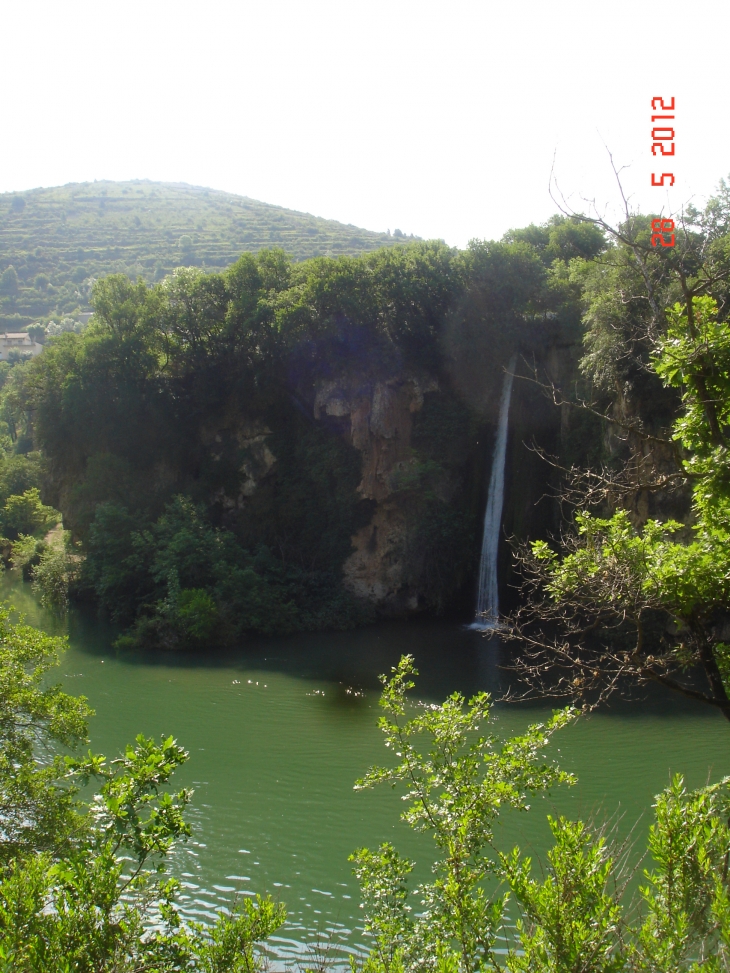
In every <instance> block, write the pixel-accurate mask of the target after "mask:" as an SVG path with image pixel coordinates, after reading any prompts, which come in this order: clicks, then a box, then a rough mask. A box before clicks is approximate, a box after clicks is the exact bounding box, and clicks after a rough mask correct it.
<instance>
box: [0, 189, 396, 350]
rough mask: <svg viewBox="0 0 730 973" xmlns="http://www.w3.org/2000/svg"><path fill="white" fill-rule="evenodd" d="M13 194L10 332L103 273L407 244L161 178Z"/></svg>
mask: <svg viewBox="0 0 730 973" xmlns="http://www.w3.org/2000/svg"><path fill="white" fill-rule="evenodd" d="M19 200H20V197H17V196H9V195H5V196H0V251H1V252H2V254H3V257H4V260H3V262H2V263H0V273H5V274H7V273H8V271H9V270H10V271H11V272H13V271H14V273H15V278H14V283H15V290H14V291H12V287H13V284H12V283H9V284H8V285H7V286H8V287H9V288H11V290H5V295H6V296H5V301H6V302H7V305H6V307H5V308H3V306H2V303H3V294H2V293H0V323H2V311H3V310H5V315H6V318H5V326H7V327H8V330H14V331H19V330H21V329H22V330H24V329H25V326H26V325H27V324H29V323H31V322H32V321H36V320H38V318H48V317H49V316H52V315H60V314H64V313H66V314H68V313H73V312H74V311H76V310H77V309H78V308H84V307H86V306H87V305H88V298H89V293H90V284H91V282H92V281H93V280H94V279H95V278H98V277H101V276H104V275H106V274H110V273H123V274H127V275H128V276H130V277H132V278H135V277H142V278H144V279H145V280H148V281H151V282H152V281H158V280H160V279H162V278H163V277H164V276H165V275H167V274H169V273H171V272H172V270H173V269H174V268H175V267H178V266H179V265H180V264H194V265H196V266H199V267H209V268H223V267H226V266H228V265H229V264H231V263H233V262H234V261H235V260H236V259H237V258H238V257H239V255H240V254H241V253H242V252H243V251H250V252H252V253H256V252H258V251H260V250H264V249H268V248H270V247H275V246H279V247H283V248H284V249H285V250H286V251H287V253H290V254H292V255H293V257H294V258H295V259H296V260H304V259H308V258H311V257H316V256H321V255H324V254H325V253H327V252H332V253H334V254H336V255H338V256H339V255H340V254H350V255H355V254H359V253H364V252H367V251H369V250H374V249H375V248H377V247H391V246H393V247H397V246H399V245H402V244H404V243H407V242H409V241H408V238H405V237H404V238H396V237H390V236H388V234H387V233H373V232H370V231H368V230H361V229H358V228H357V227H352V226H344V225H343V224H342V223H337V222H336V221H334V220H324V219H319V218H317V217H314V216H309V215H307V214H304V213H295V212H293V211H291V210H286V209H282V208H281V207H279V206H271V205H269V204H267V203H259V202H257V201H256V200H253V199H247V198H244V197H241V196H235V195H233V194H230V193H223V192H218V191H215V190H207V189H198V188H195V187H193V186H180V185H170V184H166V183H151V182H146V181H135V182H109V181H102V182H100V183H99V182H97V183H80V184H76V185H71V186H62V187H58V188H54V189H35V190H31V191H30V192H28V193H26V194H25V196H24V198H23V199H22V200H21V201H22V202H23V204H24V205H23V207H22V208H21V209H18V208H17V205H18V201H19ZM41 226H42V227H44V230H43V232H41V231H40V230H39V227H41ZM411 241H412V238H411ZM8 264H11V265H12V268H11V267H8ZM9 276H10V275H9ZM2 280H4V277H3V278H0V290H2V289H3V285H2V283H1V281H2ZM11 310H12V312H14V313H15V314H17V315H18V319H17V321H16V323H13V319H12V318H10V316H9V315H10V311H11Z"/></svg>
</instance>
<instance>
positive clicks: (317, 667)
mask: <svg viewBox="0 0 730 973" xmlns="http://www.w3.org/2000/svg"><path fill="white" fill-rule="evenodd" d="M3 586H4V589H5V597H6V598H9V599H10V600H11V601H12V603H13V604H14V605H15V606H16V607H17V608H18V609H19V610H21V611H23V612H25V613H26V616H27V620H28V621H29V622H30V623H31V624H36V625H38V626H40V627H41V628H44V629H45V630H47V631H51V632H54V633H61V632H64V633H67V634H68V635H69V642H70V645H69V650H68V653H67V654H66V656H65V657H64V660H63V663H62V666H61V677H62V682H63V684H64V686H65V688H66V689H67V691H69V692H72V693H76V694H83V695H85V696H87V697H88V699H89V702H90V704H91V705H92V706H93V707H94V709H95V710H96V716H95V717H94V719H93V720H92V722H91V744H92V748H93V749H94V750H95V751H96V752H101V753H105V754H107V755H108V756H114V755H116V753H117V752H118V751H119V750H120V749H121V748H122V747H123V746H124V744H126V743H127V742H129V741H132V740H133V739H134V737H135V736H136V734H137V733H140V732H142V733H145V734H147V735H154V736H156V737H159V735H160V734H166V735H167V734H172V735H174V736H175V737H176V738H177V739H178V741H179V742H180V743H181V744H182V745H183V746H185V747H186V749H187V750H189V752H190V759H189V761H188V763H187V764H186V765H185V766H184V767H183V768H182V769H181V770H180V771H179V773H178V775H177V778H176V782H177V783H178V785H179V786H191V787H193V788H194V789H195V795H194V798H193V804H192V807H191V809H190V814H189V820H190V822H191V824H192V826H193V838H192V839H191V840H190V841H189V842H188V843H187V844H186V845H181V846H180V847H179V848H178V849H177V850H176V851H175V853H174V856H173V870H174V871H175V873H176V874H177V875H178V876H179V877H180V878H181V880H182V882H183V892H184V894H183V906H184V911H185V912H186V914H187V915H189V916H194V917H196V918H198V919H203V920H205V919H206V918H208V917H212V916H213V915H214V914H215V912H216V910H217V909H219V908H222V907H225V906H226V905H227V904H230V902H231V900H232V899H233V898H234V897H235V896H236V895H251V894H254V893H255V892H260V893H264V892H269V893H271V894H272V895H274V896H275V897H277V898H278V899H280V900H281V901H282V902H284V903H285V904H286V907H287V911H288V915H289V919H288V921H287V924H286V926H285V927H284V928H283V929H282V930H280V933H279V935H278V936H277V937H275V938H274V940H273V941H272V942H271V944H270V945H271V948H272V951H273V953H274V954H275V955H276V957H277V958H278V960H279V965H280V964H281V962H282V961H283V962H284V963H285V964H288V962H289V961H291V962H292V963H293V962H294V961H295V960H297V959H298V960H301V959H309V961H310V962H311V961H312V960H314V959H315V958H316V956H315V954H317V953H327V955H328V958H329V960H330V961H334V962H335V965H344V961H345V960H346V958H347V955H348V953H352V952H355V953H359V952H360V951H361V950H362V949H363V948H364V946H363V944H364V942H365V939H364V937H363V933H362V928H361V927H362V917H361V913H360V911H359V909H358V890H357V884H356V882H355V880H354V878H353V876H352V874H351V870H350V868H351V866H350V864H349V863H348V861H347V857H348V855H349V854H350V853H351V852H352V851H353V850H354V849H355V848H357V847H361V846H369V847H373V848H374V847H376V846H377V845H378V844H379V843H380V842H382V841H385V840H389V841H392V842H393V843H394V844H395V845H396V846H397V847H398V848H399V850H401V851H402V852H403V853H405V854H408V855H409V856H411V857H412V858H415V859H416V860H417V861H418V863H419V866H418V870H417V875H416V879H417V880H418V878H425V877H426V876H427V875H428V865H429V863H430V860H431V859H430V854H431V847H430V843H429V839H428V838H427V837H425V836H422V835H413V834H412V833H410V832H409V831H408V829H407V828H406V826H405V825H403V824H402V823H401V822H400V821H399V820H398V815H399V813H400V811H401V810H402V803H401V801H400V800H399V795H398V794H397V793H396V792H393V791H392V790H391V789H390V788H387V787H383V788H381V789H380V790H376V791H366V792H362V791H360V792H355V791H354V790H353V783H354V781H355V780H356V779H357V778H358V777H361V776H362V775H363V774H364V773H365V771H366V770H367V769H368V767H369V766H371V765H372V764H374V763H381V762H383V763H386V762H387V759H388V751H386V749H385V748H384V746H383V738H382V734H381V733H380V731H379V730H378V728H377V726H376V720H377V717H378V685H379V684H378V679H377V677H378V674H379V673H382V672H387V671H389V670H390V668H391V666H393V665H395V664H396V662H397V661H398V659H399V658H400V656H401V655H402V654H403V653H411V654H412V655H413V656H415V659H416V664H417V666H418V668H419V669H420V671H421V677H420V678H419V680H418V683H417V689H416V693H415V695H416V696H417V697H418V698H419V699H420V700H423V701H427V702H439V701H441V700H443V698H444V697H445V696H446V695H447V694H448V693H451V692H453V691H455V690H459V691H461V692H463V693H465V694H466V695H471V694H472V693H474V692H476V691H478V690H482V689H484V690H488V691H491V692H494V693H496V692H497V691H498V689H499V686H500V679H504V678H505V677H504V675H503V674H502V675H500V670H499V668H498V664H499V661H500V653H501V651H502V649H501V648H500V646H499V645H498V643H497V642H496V641H495V640H487V639H485V638H484V636H483V635H481V634H480V633H478V632H473V631H468V630H466V629H464V628H462V627H460V626H458V625H455V624H452V623H445V622H438V621H436V622H435V621H433V620H429V621H426V620H418V621H411V622H397V623H395V622H394V623H387V624H379V625H374V626H371V627H369V628H366V629H360V630H358V631H355V632H344V633H341V632H337V633H324V634H322V633H320V634H314V635H312V634H306V635H300V636H295V637H290V638H282V639H255V640H251V641H250V642H248V643H247V644H246V645H245V646H244V647H242V648H241V649H240V650H238V651H236V652H228V653H226V654H219V655H217V656H216V657H214V658H207V659H201V658H194V657H190V656H182V655H179V656H178V655H170V654H165V655H157V656H154V657H150V656H139V657H137V656H130V655H124V656H119V655H117V654H116V653H115V651H114V649H113V648H112V645H111V643H112V641H113V638H114V636H115V634H116V633H114V632H113V631H112V630H111V629H110V628H108V627H107V626H105V625H104V624H103V623H101V622H99V621H97V620H96V619H95V618H93V617H92V616H89V615H88V614H82V613H75V612H72V613H71V614H70V616H69V617H68V618H67V619H66V620H59V619H54V617H53V616H51V615H50V614H48V613H46V612H44V611H42V610H41V609H40V608H39V607H38V605H37V604H36V602H35V600H34V598H33V596H32V594H31V592H30V588H29V586H28V585H25V584H22V583H19V582H18V581H17V580H13V579H12V577H11V576H6V577H5V579H4V581H3ZM708 709H709V708H703V707H701V706H699V705H695V704H691V703H689V702H687V701H685V700H682V699H677V698H675V697H673V696H661V695H656V694H654V695H651V696H649V697H648V698H646V699H644V700H642V701H639V702H633V703H632V704H630V705H628V704H616V705H615V706H612V707H611V708H610V709H607V710H605V711H603V712H600V713H597V714H593V715H592V716H590V717H589V718H581V719H580V720H578V722H577V723H576V724H574V725H572V726H570V727H569V728H567V729H566V730H563V731H561V732H560V733H559V734H558V735H556V737H554V738H553V743H552V744H551V746H550V748H549V755H550V756H553V757H556V758H557V759H558V760H559V761H560V764H561V766H563V767H564V768H565V769H567V770H570V771H573V772H574V773H575V774H577V776H578V781H579V782H578V784H577V785H576V786H575V787H573V788H558V789H556V790H555V791H554V792H553V793H552V794H550V795H548V796H547V797H545V798H541V799H538V800H536V801H535V802H534V806H533V809H532V810H531V811H530V812H528V813H527V814H521V815H512V816H511V817H508V819H507V820H505V821H504V823H503V824H502V825H501V826H500V835H499V838H498V841H499V843H500V844H501V845H502V847H503V848H504V849H505V850H507V849H508V848H509V847H511V846H512V844H514V843H519V844H520V845H521V847H522V848H523V849H525V850H526V851H529V852H530V853H531V854H532V855H533V856H544V853H545V849H546V848H547V846H548V840H547V839H548V831H547V825H546V823H545V816H546V814H547V813H565V814H568V815H570V816H573V817H579V816H580V817H583V818H585V817H586V816H591V815H593V816H594V817H597V818H598V819H599V820H602V819H603V818H606V817H611V816H615V815H617V814H618V815H620V816H621V817H620V821H619V824H618V830H619V832H620V834H621V835H626V834H628V833H629V832H630V831H631V828H632V827H634V828H635V830H634V837H635V840H636V845H637V848H638V847H639V846H641V845H643V843H644V838H645V835H646V830H647V828H648V825H649V818H650V807H651V804H652V799H653V796H654V795H655V794H656V793H657V792H658V791H660V790H661V789H662V788H663V787H665V786H666V784H667V783H668V781H669V779H670V775H671V774H673V773H675V772H680V773H682V774H684V775H685V778H686V780H687V783H688V784H689V785H690V786H700V785H702V784H704V783H706V782H707V781H708V780H716V779H718V778H719V777H721V776H723V775H725V774H730V724H728V723H727V722H726V721H724V720H723V719H722V718H721V717H719V716H718V715H716V714H715V713H714V712H709V711H707V710H708ZM494 713H495V716H496V720H497V721H496V724H495V729H496V732H497V733H498V734H500V735H503V736H510V735H513V734H515V733H517V732H520V731H521V730H522V729H524V727H525V726H526V725H527V724H528V723H531V722H536V721H538V720H542V719H544V718H545V717H547V716H548V715H549V713H550V709H549V707H546V706H525V705H522V706H515V705H506V704H502V705H500V704H497V705H496V706H495V708H494Z"/></svg>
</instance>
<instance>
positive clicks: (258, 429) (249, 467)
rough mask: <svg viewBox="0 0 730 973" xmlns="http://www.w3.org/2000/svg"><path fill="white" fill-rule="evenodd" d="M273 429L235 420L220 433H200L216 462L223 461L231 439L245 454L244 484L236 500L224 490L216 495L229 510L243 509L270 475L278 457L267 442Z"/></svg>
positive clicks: (243, 466)
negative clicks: (249, 498)
mask: <svg viewBox="0 0 730 973" xmlns="http://www.w3.org/2000/svg"><path fill="white" fill-rule="evenodd" d="M270 435H271V429H269V427H268V426H267V425H265V423H263V422H262V421H261V420H259V419H254V420H247V419H243V418H241V417H236V421H232V422H231V424H230V425H227V426H225V427H223V428H220V429H215V430H207V429H203V430H202V431H201V438H202V441H203V442H204V443H205V444H206V445H207V446H208V447H209V448H210V451H211V455H212V456H213V459H215V460H217V459H220V457H221V456H222V453H223V450H224V449H225V445H226V442H227V441H230V440H231V439H232V440H233V441H234V442H235V443H236V444H237V446H238V448H239V449H240V450H242V451H243V455H244V459H243V462H242V463H241V466H240V467H239V472H240V474H241V480H240V485H239V492H238V496H237V497H230V496H228V495H227V494H226V493H225V491H224V490H223V489H220V490H218V491H217V493H216V495H215V496H216V499H217V500H218V502H219V503H221V504H222V505H223V507H224V508H226V509H228V510H233V509H235V508H241V507H242V506H243V505H244V503H245V501H246V498H247V497H250V496H252V495H253V494H254V493H255V492H256V489H257V488H258V486H259V484H260V483H261V481H262V480H263V479H265V477H266V476H268V474H269V473H270V472H271V470H272V468H273V466H274V464H275V463H276V457H275V456H274V454H273V453H272V452H271V450H270V449H269V446H268V444H267V442H266V440H267V437H268V436H270Z"/></svg>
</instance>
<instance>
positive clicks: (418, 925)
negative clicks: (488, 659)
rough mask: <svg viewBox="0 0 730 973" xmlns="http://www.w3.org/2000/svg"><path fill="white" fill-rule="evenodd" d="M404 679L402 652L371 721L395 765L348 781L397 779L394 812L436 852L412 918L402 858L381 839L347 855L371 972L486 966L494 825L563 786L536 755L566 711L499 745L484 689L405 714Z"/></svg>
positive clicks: (497, 901)
mask: <svg viewBox="0 0 730 973" xmlns="http://www.w3.org/2000/svg"><path fill="white" fill-rule="evenodd" d="M413 675H416V671H415V669H414V666H413V660H412V658H411V657H408V656H405V657H403V658H402V659H401V662H400V664H399V665H398V667H397V668H396V669H394V670H393V675H392V677H391V678H390V679H386V678H385V677H383V685H384V689H383V693H382V696H381V700H380V704H381V706H382V707H383V709H384V710H385V711H386V713H387V714H388V715H387V716H382V717H381V718H380V721H379V726H380V728H381V730H382V731H383V733H384V734H385V737H386V747H388V748H389V749H390V750H391V751H392V752H393V753H394V755H395V756H396V757H397V758H398V763H397V764H396V766H394V767H374V768H372V769H371V770H370V771H369V772H368V774H367V775H366V776H365V777H364V778H363V780H361V781H358V783H357V784H356V787H357V788H364V787H372V786H374V785H375V784H378V783H384V782H385V783H390V784H392V785H393V786H395V785H397V784H402V785H404V786H405V789H406V793H405V796H404V800H406V801H407V802H408V807H407V809H406V810H405V811H404V812H403V814H402V815H401V816H402V818H403V820H404V821H406V822H407V823H408V824H409V825H410V826H411V827H412V828H414V830H416V831H424V832H428V833H430V834H431V835H432V837H433V839H434V843H435V845H436V849H437V853H438V857H437V858H436V860H435V862H434V864H433V872H434V875H435V878H434V880H433V882H431V883H427V884H424V885H422V886H420V887H419V889H418V890H417V895H418V896H419V898H420V901H421V908H419V911H418V913H417V915H416V916H415V917H413V918H412V917H411V914H410V911H409V910H408V909H407V901H408V899H407V895H406V892H405V888H404V883H405V880H406V877H407V874H408V872H409V871H410V863H408V862H404V861H403V860H402V859H400V858H399V857H398V856H397V855H396V853H395V852H394V850H393V849H392V848H391V847H390V846H389V845H383V846H381V848H380V850H379V851H378V852H377V853H373V852H370V851H368V850H367V849H362V850H360V851H358V852H356V853H355V854H354V855H353V856H352V861H353V862H354V863H355V868H356V874H357V876H358V880H359V881H360V883H361V886H362V888H363V892H364V896H365V899H366V901H367V902H373V903H378V905H377V906H376V908H375V909H374V910H373V911H372V912H368V913H367V926H366V928H367V929H368V930H369V931H370V932H371V934H372V935H373V936H374V938H375V942H376V944H377V945H376V955H375V956H374V957H373V958H372V969H373V970H391V969H397V968H398V966H397V965H395V964H396V963H397V964H401V965H402V968H403V969H405V970H410V969H423V970H429V969H434V970H437V969H442V968H445V966H444V964H446V963H453V968H454V969H455V970H456V969H459V970H464V971H473V970H474V971H475V970H481V969H487V968H494V967H495V966H496V964H497V958H496V954H495V952H494V949H495V943H496V939H497V936H498V934H499V931H500V929H501V926H502V923H503V922H504V911H505V907H506V901H507V900H506V897H505V896H504V895H501V894H498V893H495V894H492V895H490V894H489V893H488V892H487V890H486V888H485V885H484V883H485V880H487V879H488V878H490V877H492V878H494V877H495V876H499V875H500V863H499V859H498V858H497V857H496V856H494V854H493V853H492V843H493V839H494V823H495V821H496V819H497V817H498V815H499V813H500V810H501V809H502V808H503V807H505V806H506V807H511V808H513V809H516V810H526V809H527V807H528V806H529V805H528V800H529V795H534V794H535V793H539V792H541V791H545V790H547V789H548V788H549V787H551V786H553V785H554V784H558V783H569V782H571V780H572V778H571V777H570V775H569V774H566V773H564V772H562V771H560V770H558V769H557V768H556V767H554V766H553V765H551V764H547V763H540V762H538V761H539V757H540V751H541V750H542V749H543V748H544V747H545V746H546V745H547V743H548V741H549V739H550V737H551V735H552V734H553V733H554V732H555V731H556V730H557V729H559V728H560V727H561V726H564V725H565V724H566V723H568V722H569V721H570V720H571V719H572V718H573V716H574V714H573V713H572V712H571V711H570V710H565V711H564V712H562V713H558V714H556V715H555V716H554V717H553V718H552V719H551V720H550V721H549V722H548V723H547V724H544V725H543V724H535V725H534V726H531V727H530V728H529V729H528V730H527V732H526V733H525V734H524V735H523V736H521V737H515V738H514V739H512V740H509V741H507V742H505V743H503V744H502V745H501V746H498V741H497V740H496V738H495V737H493V736H485V735H483V734H482V727H483V725H484V724H485V723H486V722H488V720H489V713H490V701H489V697H488V695H487V694H486V693H480V694H478V695H477V696H475V697H474V698H473V699H471V700H470V701H469V703H468V705H465V700H464V698H463V697H462V696H461V695H460V694H458V693H454V694H453V695H452V696H450V697H449V698H448V699H447V700H446V702H445V703H443V704H442V705H441V706H436V705H433V706H424V707H423V712H422V713H421V714H420V715H417V716H415V717H413V718H412V719H410V720H405V717H406V705H407V704H406V696H405V694H406V692H407V690H408V689H411V688H412V687H413V685H414V683H413V681H412V679H411V676H413ZM418 738H425V739H426V740H427V741H428V752H427V755H424V754H423V753H421V752H419V750H417V749H416V746H415V743H414V741H415V740H417V739H418ZM378 964H380V965H378Z"/></svg>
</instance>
